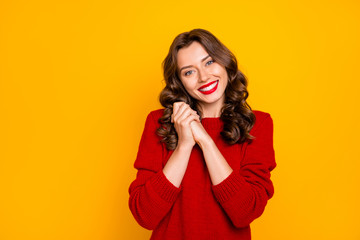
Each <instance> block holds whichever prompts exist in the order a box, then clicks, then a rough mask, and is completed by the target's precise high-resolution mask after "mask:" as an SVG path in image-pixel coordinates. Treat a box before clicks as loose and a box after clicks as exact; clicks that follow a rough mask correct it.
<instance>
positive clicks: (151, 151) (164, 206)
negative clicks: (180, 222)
mask: <svg viewBox="0 0 360 240" xmlns="http://www.w3.org/2000/svg"><path fill="white" fill-rule="evenodd" d="M157 126H158V124H157V121H156V119H155V118H154V116H153V112H151V113H149V114H148V116H147V118H146V122H145V127H144V130H143V133H142V136H141V140H140V144H139V148H138V153H137V157H136V160H135V163H134V167H135V168H136V169H137V170H138V171H137V175H136V179H135V180H134V181H133V182H132V183H131V184H130V187H129V195H130V196H129V208H130V211H131V213H132V214H133V216H134V218H135V220H136V221H137V222H138V223H139V224H140V225H141V226H142V227H144V228H146V229H149V230H153V229H155V228H156V226H157V225H158V224H159V222H160V221H161V220H162V219H163V218H164V216H165V215H166V214H167V213H168V212H169V210H170V208H171V207H172V205H173V203H174V202H175V200H176V198H177V196H178V194H179V192H180V190H181V188H177V187H176V186H174V185H173V184H172V183H171V182H170V181H169V180H168V179H167V178H166V176H165V175H164V173H163V171H162V155H163V154H162V152H163V146H162V143H161V142H160V141H159V140H160V139H159V137H158V136H157V135H156V128H157Z"/></svg>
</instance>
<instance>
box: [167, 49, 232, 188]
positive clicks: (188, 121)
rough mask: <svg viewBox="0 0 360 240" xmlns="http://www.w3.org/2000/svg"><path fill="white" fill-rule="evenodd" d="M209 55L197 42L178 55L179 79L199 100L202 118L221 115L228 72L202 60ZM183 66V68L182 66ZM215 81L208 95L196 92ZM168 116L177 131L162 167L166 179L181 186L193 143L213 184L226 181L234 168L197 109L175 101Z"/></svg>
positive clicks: (220, 66)
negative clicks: (167, 157) (198, 148)
mask: <svg viewBox="0 0 360 240" xmlns="http://www.w3.org/2000/svg"><path fill="white" fill-rule="evenodd" d="M208 55H209V54H208V53H207V52H206V50H205V49H204V47H203V46H202V45H201V44H200V43H198V42H193V43H192V44H190V45H189V46H188V47H186V48H182V49H180V50H179V52H178V56H177V61H178V69H181V71H180V80H181V82H182V83H183V85H184V87H185V89H186V91H187V92H188V93H189V94H190V95H191V96H192V97H193V98H195V99H197V100H198V102H199V106H200V107H201V109H202V111H203V114H204V118H206V117H220V110H221V107H222V106H223V104H224V100H225V93H224V92H225V89H226V86H227V82H228V75H227V72H226V69H225V67H224V66H222V65H220V64H218V63H216V62H215V61H214V60H213V59H212V58H211V57H208V58H206V59H205V57H206V56H208ZM188 66H190V67H188ZM183 67H186V68H184V69H182V68H183ZM215 80H219V83H218V87H217V89H216V91H215V92H213V93H211V94H209V95H204V94H202V93H201V92H199V90H198V89H199V88H200V87H201V86H203V85H205V84H208V83H210V82H213V81H215ZM171 119H172V120H171V121H172V122H173V123H174V127H175V130H176V132H177V134H178V145H177V147H176V149H175V150H174V152H173V154H172V155H171V157H170V158H169V160H168V162H167V163H166V165H165V166H164V169H163V172H164V174H165V176H166V177H167V178H168V180H169V181H170V182H171V183H172V184H173V185H174V186H176V187H180V184H181V181H182V179H183V177H184V174H185V171H186V168H187V165H188V162H189V158H190V154H191V151H192V149H193V147H194V146H195V144H198V145H199V146H200V148H201V149H202V151H203V155H204V158H205V161H206V166H207V168H208V171H209V175H210V178H211V181H212V184H213V185H217V184H219V183H221V182H222V181H223V180H225V179H226V178H227V177H228V176H229V175H230V174H231V173H232V171H233V169H232V168H231V167H230V165H229V164H228V163H227V161H226V159H225V158H224V157H223V155H222V154H221V152H220V151H219V149H218V148H217V146H216V144H215V143H214V141H213V140H212V138H211V137H210V136H209V134H208V133H207V132H206V130H205V129H204V127H203V126H202V124H201V122H200V117H199V116H198V114H197V113H196V111H194V110H193V109H191V108H190V106H189V105H188V104H186V103H184V102H175V103H174V105H173V114H172V116H171Z"/></svg>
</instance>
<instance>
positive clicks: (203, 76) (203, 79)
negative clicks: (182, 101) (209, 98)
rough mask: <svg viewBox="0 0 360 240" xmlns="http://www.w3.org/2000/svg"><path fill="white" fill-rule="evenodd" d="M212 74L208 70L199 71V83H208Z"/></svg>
mask: <svg viewBox="0 0 360 240" xmlns="http://www.w3.org/2000/svg"><path fill="white" fill-rule="evenodd" d="M209 76H210V74H209V73H208V71H207V70H206V69H203V68H200V69H199V82H206V81H207V80H208V79H209Z"/></svg>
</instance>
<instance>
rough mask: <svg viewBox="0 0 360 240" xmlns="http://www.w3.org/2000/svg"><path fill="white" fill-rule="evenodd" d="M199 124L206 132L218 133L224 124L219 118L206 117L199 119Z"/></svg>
mask: <svg viewBox="0 0 360 240" xmlns="http://www.w3.org/2000/svg"><path fill="white" fill-rule="evenodd" d="M201 124H202V125H203V127H204V128H205V129H206V131H219V132H221V131H222V129H223V126H224V122H223V121H222V120H221V119H220V117H206V118H203V119H201Z"/></svg>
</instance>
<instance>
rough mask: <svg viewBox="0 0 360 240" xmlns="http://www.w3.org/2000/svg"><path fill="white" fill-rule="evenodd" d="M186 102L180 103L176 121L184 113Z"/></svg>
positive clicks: (175, 114)
mask: <svg viewBox="0 0 360 240" xmlns="http://www.w3.org/2000/svg"><path fill="white" fill-rule="evenodd" d="M184 104H185V103H184V102H181V103H179V104H178V108H177V112H176V113H174V121H178V119H179V117H180V116H181V115H182V113H183V111H184Z"/></svg>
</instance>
